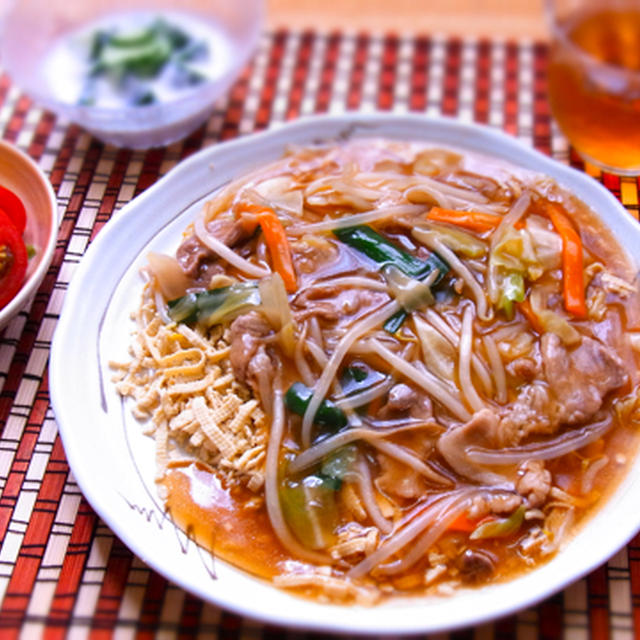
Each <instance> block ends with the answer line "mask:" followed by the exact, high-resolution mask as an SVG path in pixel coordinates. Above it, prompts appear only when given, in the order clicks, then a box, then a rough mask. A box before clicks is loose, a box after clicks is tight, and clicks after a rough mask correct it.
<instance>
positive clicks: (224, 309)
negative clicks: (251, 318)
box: [168, 281, 260, 327]
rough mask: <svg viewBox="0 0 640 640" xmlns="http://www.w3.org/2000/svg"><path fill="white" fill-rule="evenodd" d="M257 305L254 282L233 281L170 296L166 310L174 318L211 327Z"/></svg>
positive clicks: (258, 298) (257, 298) (257, 292)
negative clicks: (226, 284) (217, 286)
mask: <svg viewBox="0 0 640 640" xmlns="http://www.w3.org/2000/svg"><path fill="white" fill-rule="evenodd" d="M259 305H260V292H259V291H258V283H257V282H254V281H247V282H236V283H234V284H232V285H230V286H228V287H220V288H218V289H211V290H209V291H202V292H199V293H188V294H187V295H185V296H182V297H181V298H177V299H176V300H170V301H169V305H168V306H169V309H168V314H169V317H170V318H171V319H172V320H173V321H174V322H184V323H192V322H197V323H198V324H201V325H203V326H205V327H211V326H213V325H214V324H219V323H220V322H222V321H223V320H225V319H227V318H230V317H234V316H237V315H239V314H240V313H242V312H243V311H246V310H247V309H250V308H254V307H257V306H259Z"/></svg>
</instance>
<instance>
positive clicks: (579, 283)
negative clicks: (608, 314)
mask: <svg viewBox="0 0 640 640" xmlns="http://www.w3.org/2000/svg"><path fill="white" fill-rule="evenodd" d="M546 211H547V215H548V216H549V219H550V220H551V224H553V227H554V229H555V230H556V231H557V232H558V234H559V235H560V237H561V238H562V285H563V289H562V292H563V297H564V308H565V309H566V310H567V311H569V313H572V314H573V315H574V316H577V317H579V318H584V317H586V315H587V305H586V303H585V295H584V279H583V268H582V240H581V239H580V234H579V233H578V232H577V231H576V230H575V229H574V227H573V225H572V224H571V220H570V219H569V216H568V215H567V214H566V213H565V212H564V210H563V209H562V207H561V206H560V205H558V204H556V203H554V202H549V203H548V204H547V206H546Z"/></svg>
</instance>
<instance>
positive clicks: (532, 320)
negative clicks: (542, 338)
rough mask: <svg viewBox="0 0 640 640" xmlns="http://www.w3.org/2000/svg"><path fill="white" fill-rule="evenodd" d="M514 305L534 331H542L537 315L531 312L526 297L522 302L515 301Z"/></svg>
mask: <svg viewBox="0 0 640 640" xmlns="http://www.w3.org/2000/svg"><path fill="white" fill-rule="evenodd" d="M516 307H518V310H519V311H520V312H521V313H522V315H523V316H524V317H525V318H526V319H527V320H528V321H529V324H530V325H531V327H532V328H533V330H534V331H537V332H538V333H540V334H542V333H544V329H543V327H542V325H541V324H540V320H538V316H537V315H536V314H535V313H534V312H533V309H532V308H531V303H530V302H529V299H528V298H527V299H526V300H523V301H522V302H516Z"/></svg>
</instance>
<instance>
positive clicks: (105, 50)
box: [80, 18, 208, 105]
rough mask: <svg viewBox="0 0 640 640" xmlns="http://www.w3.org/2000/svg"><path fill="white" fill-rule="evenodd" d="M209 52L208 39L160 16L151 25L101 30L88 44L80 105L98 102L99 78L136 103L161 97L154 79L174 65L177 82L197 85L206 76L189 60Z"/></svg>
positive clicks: (173, 76)
mask: <svg viewBox="0 0 640 640" xmlns="http://www.w3.org/2000/svg"><path fill="white" fill-rule="evenodd" d="M206 55H208V46H207V43H206V42H200V41H196V40H194V39H193V38H192V37H191V36H190V35H189V34H188V33H187V32H186V31H184V30H182V29H180V28H178V27H176V26H173V25H171V24H170V23H169V22H167V21H166V20H164V19H163V18H157V19H156V20H154V21H153V22H151V23H150V24H149V25H148V26H146V27H143V28H139V27H135V28H130V29H119V30H116V29H112V30H105V29H98V30H97V31H96V32H95V33H94V34H93V36H92V38H91V44H90V47H89V62H90V70H89V76H88V79H87V83H86V86H85V88H84V91H83V94H82V97H81V99H80V103H81V104H85V105H92V104H95V103H96V102H97V94H98V90H97V85H96V82H97V80H99V79H107V80H108V81H110V82H111V83H112V85H113V86H114V87H115V88H117V89H118V91H120V92H121V93H122V94H123V95H125V94H126V96H127V98H128V101H129V102H130V103H132V104H135V105H144V104H152V103H154V102H156V101H157V99H158V96H157V95H156V92H155V91H154V88H153V81H154V80H155V79H157V78H158V77H159V76H160V74H162V73H164V72H165V70H166V69H167V68H169V67H172V70H171V77H172V82H173V84H174V85H176V86H178V85H180V86H184V85H192V84H198V83H200V82H202V81H203V80H205V76H204V75H203V74H202V73H200V72H199V71H198V70H196V69H194V68H191V67H190V66H189V65H190V63H191V62H192V61H193V60H195V59H197V58H203V57H205V56H206Z"/></svg>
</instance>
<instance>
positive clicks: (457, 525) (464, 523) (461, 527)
mask: <svg viewBox="0 0 640 640" xmlns="http://www.w3.org/2000/svg"><path fill="white" fill-rule="evenodd" d="M493 519H494V517H493V516H484V517H482V518H473V519H471V518H469V516H468V515H467V513H466V511H465V512H463V513H461V514H460V515H459V516H458V517H457V518H456V519H455V520H454V521H453V522H450V523H449V526H448V527H447V528H448V529H449V531H461V532H462V533H471V532H472V531H474V530H475V529H476V527H477V526H478V525H479V524H480V523H481V522H488V521H489V520H493Z"/></svg>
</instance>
